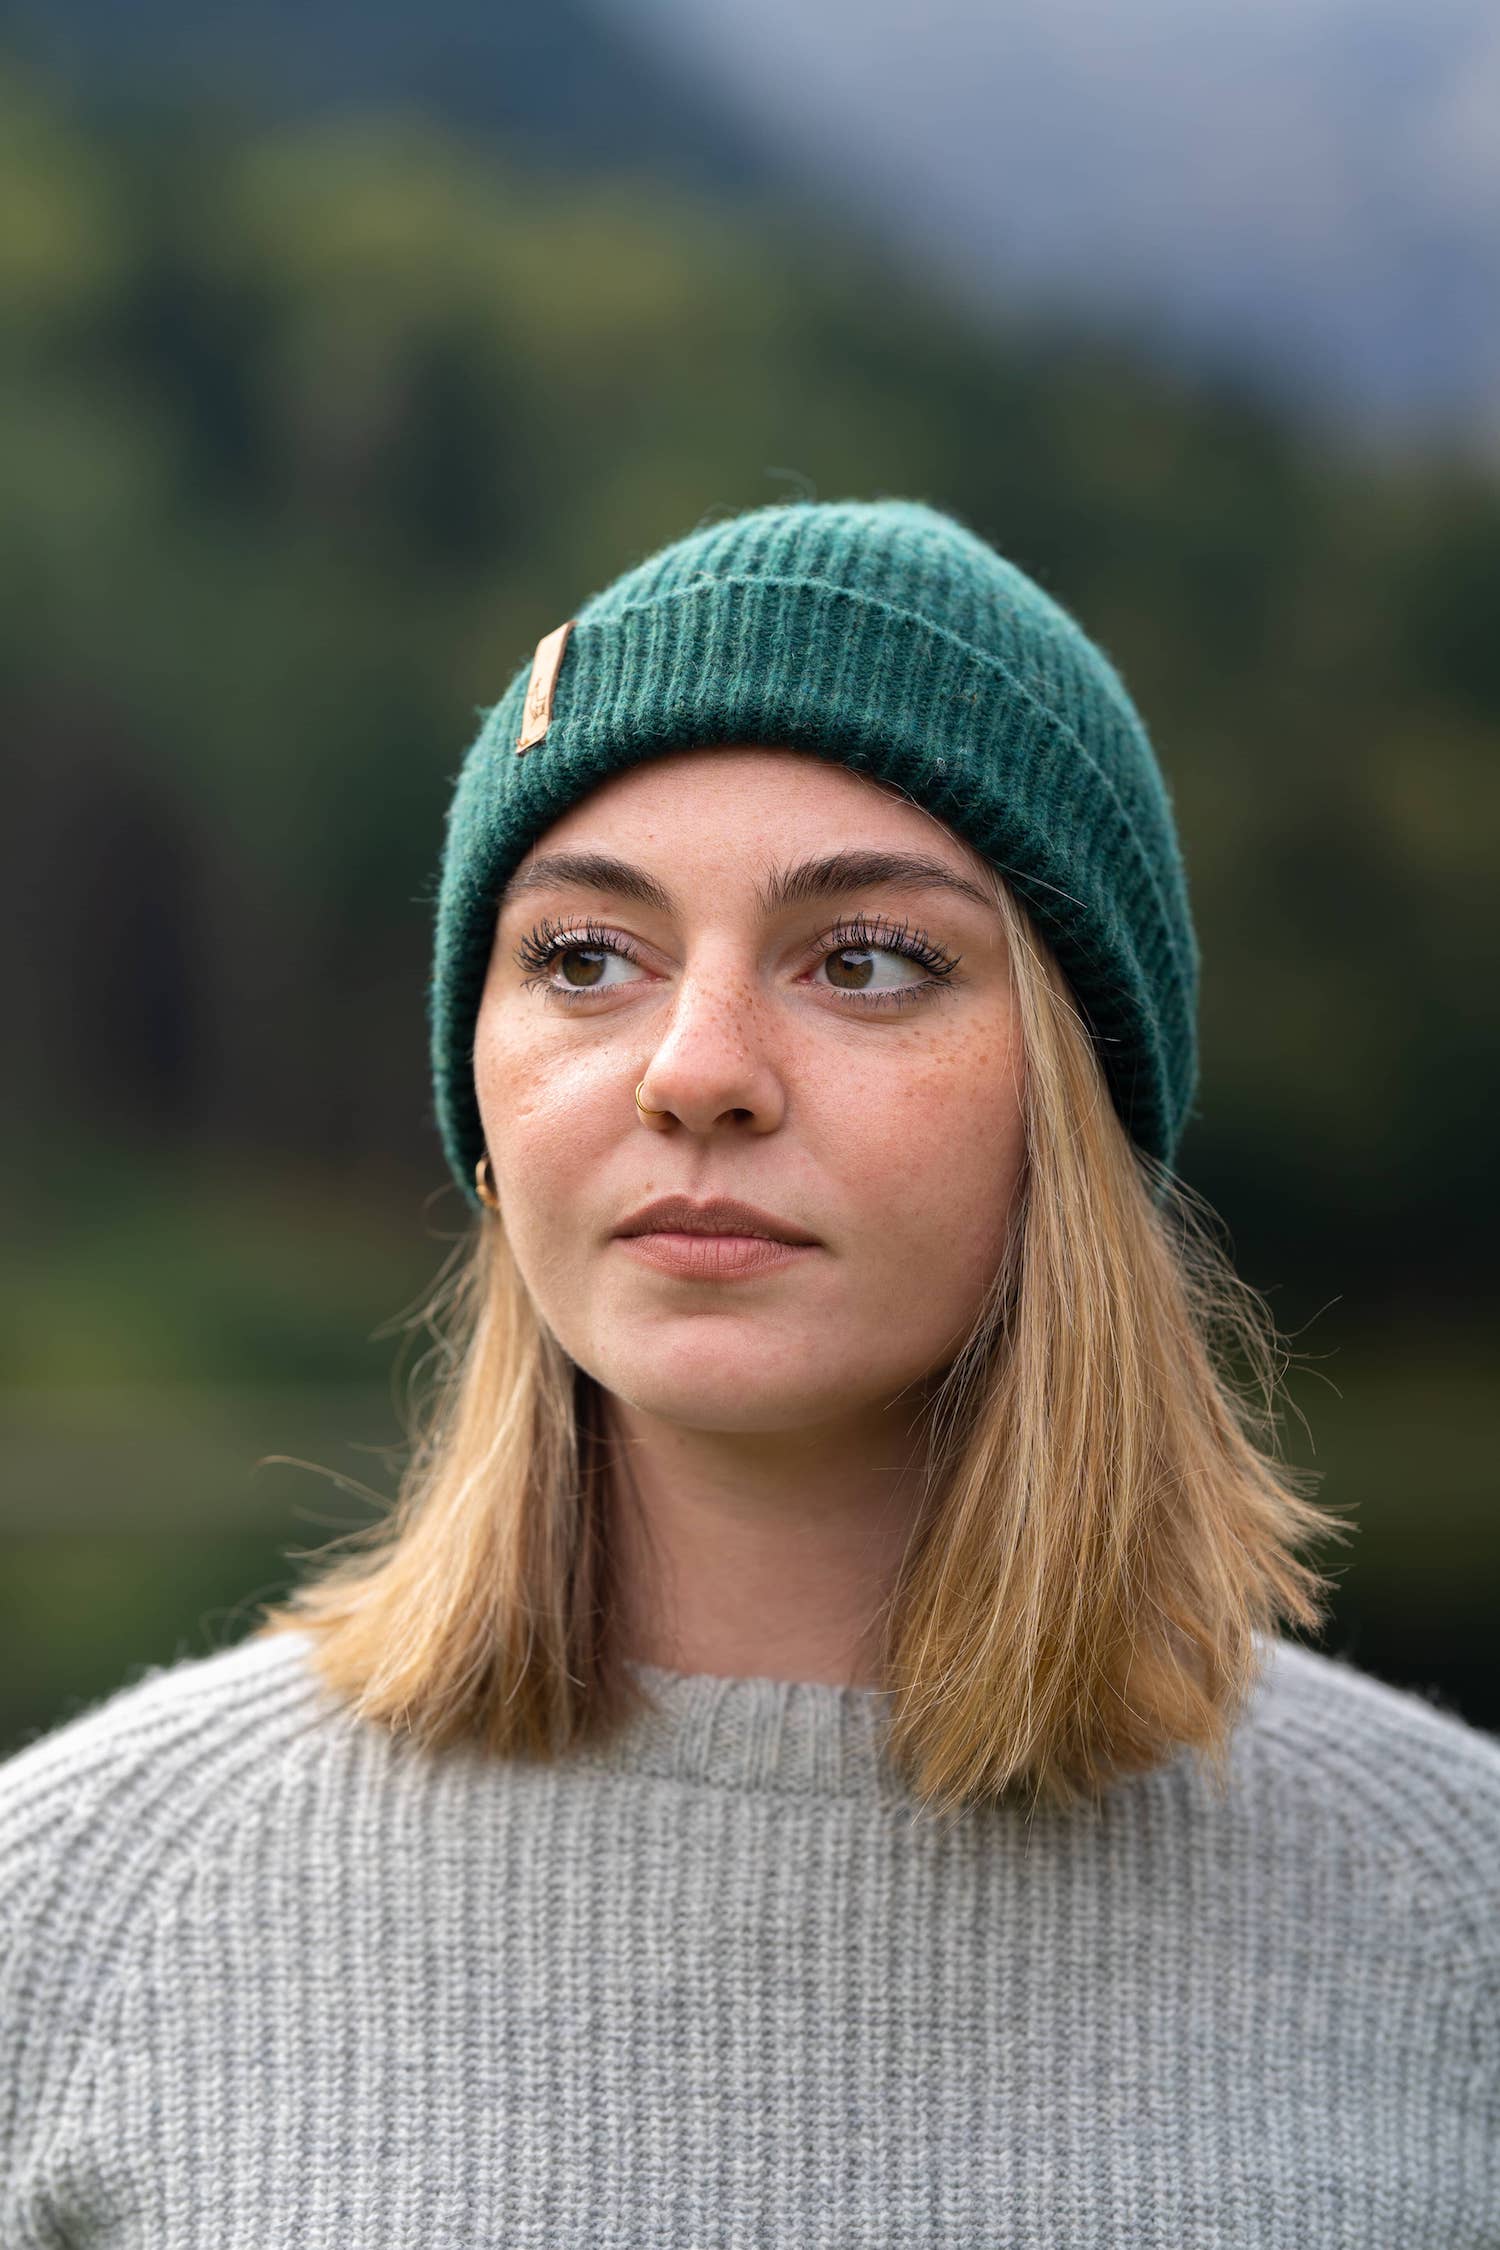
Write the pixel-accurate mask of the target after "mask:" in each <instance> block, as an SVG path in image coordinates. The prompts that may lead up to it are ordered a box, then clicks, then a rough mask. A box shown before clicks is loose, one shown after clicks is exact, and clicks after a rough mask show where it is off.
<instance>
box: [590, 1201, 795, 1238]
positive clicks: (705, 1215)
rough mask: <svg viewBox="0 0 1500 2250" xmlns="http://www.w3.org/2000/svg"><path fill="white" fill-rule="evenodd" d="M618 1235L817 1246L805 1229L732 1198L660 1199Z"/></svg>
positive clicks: (632, 1217)
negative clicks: (736, 1237) (751, 1238)
mask: <svg viewBox="0 0 1500 2250" xmlns="http://www.w3.org/2000/svg"><path fill="white" fill-rule="evenodd" d="M615 1232H616V1234H754V1235H760V1236H762V1237H763V1238H764V1239H765V1240H767V1241H770V1242H816V1241H817V1239H818V1238H817V1236H816V1235H815V1234H809V1233H808V1231H807V1229H806V1227H799V1226H794V1225H793V1224H792V1222H791V1220H790V1219H778V1218H777V1216H776V1214H775V1213H774V1211H758V1210H757V1209H756V1207H755V1205H754V1204H753V1203H737V1202H736V1201H735V1200H734V1198H733V1196H729V1195H714V1196H710V1197H709V1199H708V1201H707V1202H705V1203H695V1202H694V1201H693V1199H692V1197H691V1196H687V1195H661V1196H658V1197H657V1199H656V1201H655V1202H654V1203H645V1204H642V1206H641V1208H640V1210H639V1211H633V1212H632V1213H631V1215H630V1217H629V1218H628V1219H625V1220H622V1222H621V1223H620V1225H619V1226H618V1227H616V1229H615Z"/></svg>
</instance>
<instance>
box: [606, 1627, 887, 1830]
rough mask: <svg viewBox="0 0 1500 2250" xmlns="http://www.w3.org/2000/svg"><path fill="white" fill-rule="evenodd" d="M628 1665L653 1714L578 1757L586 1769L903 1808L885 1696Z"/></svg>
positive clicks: (818, 1685) (873, 1690)
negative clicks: (887, 1743) (889, 1751)
mask: <svg viewBox="0 0 1500 2250" xmlns="http://www.w3.org/2000/svg"><path fill="white" fill-rule="evenodd" d="M627 1668H628V1670H629V1671H630V1672H631V1673H632V1674H633V1675H634V1676H635V1678H636V1679H637V1680H638V1681H639V1682H640V1684H641V1686H642V1687H644V1688H645V1689H646V1690H647V1692H648V1694H649V1695H650V1697H651V1699H652V1704H653V1705H654V1708H651V1709H646V1710H643V1711H641V1712H640V1713H637V1714H636V1715H634V1716H633V1717H632V1718H631V1719H630V1720H629V1721H628V1723H627V1724H626V1725H625V1727H624V1728H623V1729H622V1730H621V1731H620V1732H619V1733H618V1734H617V1735H616V1736H615V1737H614V1738H613V1739H612V1740H611V1741H609V1742H606V1743H601V1744H599V1745H597V1746H591V1747H589V1748H588V1749H587V1750H585V1751H584V1752H583V1753H582V1756H583V1758H584V1760H585V1762H586V1763H588V1764H590V1765H593V1766H596V1767H598V1768H600V1769H601V1770H603V1771H605V1772H609V1773H615V1774H622V1775H623V1774H643V1775H654V1776H658V1777H660V1778H662V1779H665V1780H673V1781H690V1782H698V1783H701V1784H702V1785H703V1786H705V1787H707V1788H716V1789H730V1790H738V1791H742V1792H754V1793H763V1794H770V1795H776V1796H787V1797H830V1796H832V1797H862V1798H865V1799H866V1800H868V1801H871V1802H876V1803H909V1802H910V1799H909V1796H908V1794H907V1792H906V1790H905V1789H904V1787H903V1785H902V1783H901V1781H900V1780H899V1778H898V1777H897V1775H896V1774H895V1773H894V1771H893V1769H892V1768H891V1766H890V1763H889V1761H888V1759H887V1758H886V1756H885V1754H884V1747H883V1737H884V1729H885V1723H886V1718H887V1714H888V1711H889V1708H890V1704H891V1700H892V1698H891V1696H890V1694H889V1693H888V1691H886V1690H885V1689H882V1688H873V1687H870V1688H866V1687H835V1686H830V1685H827V1684H825V1683H823V1682H819V1681H801V1680H770V1679H758V1678H756V1679H750V1678H721V1677H719V1676H718V1675H716V1674H712V1673H707V1672H672V1671H667V1670H664V1669H663V1668H662V1667H660V1666H658V1665H654V1664H637V1663H634V1662H631V1663H629V1664H628V1667H627Z"/></svg>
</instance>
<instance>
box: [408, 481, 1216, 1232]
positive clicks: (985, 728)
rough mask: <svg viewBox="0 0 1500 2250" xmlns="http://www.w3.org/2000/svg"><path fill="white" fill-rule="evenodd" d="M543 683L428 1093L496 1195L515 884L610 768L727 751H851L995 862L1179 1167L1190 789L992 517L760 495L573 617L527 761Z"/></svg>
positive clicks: (511, 705)
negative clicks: (489, 1148) (485, 1039)
mask: <svg viewBox="0 0 1500 2250" xmlns="http://www.w3.org/2000/svg"><path fill="white" fill-rule="evenodd" d="M531 677H532V663H531V660H530V659H529V658H528V660H527V661H526V662H525V663H524V664H523V665H521V667H520V668H519V669H518V671H517V672H516V674H515V676H514V678H513V679H512V681H511V683H510V685H509V687H508V688H507V689H506V691H505V693H504V694H503V695H502V696H501V698H500V701H499V702H498V703H497V704H496V705H495V706H494V708H493V709H492V710H491V711H490V712H489V714H488V716H487V717H486V718H485V720H484V723H483V725H482V727H481V729H480V732H479V734H478V736H477V738H476V739H475V741H474V743H473V745H472V746H471V748H470V750H469V752H468V754H467V756H466V758H465V760H464V764H463V768H462V771H461V772H460V774H459V777H458V782H457V786H456V788H455V791H454V795H453V800H452V802H451V804H450V806H449V810H448V817H447V825H446V834H445V841H444V850H443V857H442V865H441V871H440V877H439V886H438V911H437V925H436V934H435V945H434V956H433V973H432V980H431V984H430V987H429V993H428V1026H429V1035H430V1046H431V1061H432V1073H433V1090H434V1100H435V1107H436V1114H437V1122H438V1130H439V1133H440V1135H441V1138H442V1143H443V1148H444V1152H445V1154H446V1156H447V1159H448V1163H449V1166H450V1168H451V1170H452V1173H453V1176H454V1178H455V1180H456V1181H457V1182H458V1185H459V1187H460V1188H461V1190H462V1191H463V1193H464V1195H465V1196H466V1197H467V1199H468V1201H469V1202H470V1203H471V1204H472V1205H473V1206H474V1207H475V1208H476V1209H478V1208H479V1202H478V1197H477V1194H476V1192H475V1184H474V1170H475V1166H476V1164H477V1163H478V1161H479V1159H480V1157H481V1156H482V1155H483V1153H484V1137H483V1130H482V1127H481V1124H480V1118H479V1109H478V1104H477V1100H476V1096H475V1088H474V1071H473V1049H474V1028H475V1020H476V1018H477V1015H478V1011H479V1002H480V997H481V994H482V992H483V988H484V982H485V977H486V974H487V971H488V965H489V957H490V951H491V947H492V943H493V939H494V929H495V919H496V914H497V910H498V901H499V894H500V891H501V890H502V888H503V886H504V884H505V882H506V880H507V878H508V877H509V875H510V874H511V872H512V871H513V869H514V868H515V867H516V865H517V864H518V863H519V861H520V860H521V859H522V858H523V857H524V856H525V854H526V852H527V851H528V850H529V849H530V848H531V847H532V845H533V844H535V843H536V842H537V840H538V839H539V838H540V837H541V836H542V835H543V834H544V833H545V832H546V830H547V829H548V828H549V827H550V826H551V824H552V823H553V821H555V820H556V819H558V818H559V816H560V815H561V814H562V813H563V812H564V811H566V810H567V808H568V807H569V806H570V805H573V804H575V803H577V802H578V800H579V799H580V798H582V797H584V796H586V795H587V794H588V793H589V792H590V790H592V789H593V788H595V787H596V786H597V785H598V784H599V783H600V782H602V781H603V780H605V779H606V778H607V777H608V776H609V775H610V774H612V773H616V772H618V771H620V770H621V768H623V767H626V766H629V765H633V764H636V763H638V762H639V761H640V760H642V759H646V758H650V757H653V756H656V755H659V754H661V753H662V752H665V751H668V750H676V749H687V748H694V747H700V748H706V747H709V746H711V745H713V744H715V743H747V742H748V743H755V742H760V743H766V744H768V745H769V744H777V745H784V746H785V747H787V748H791V749H801V750H806V751H809V752H812V753H813V754H815V755H818V756H823V757H828V758H835V759H838V760H840V761H841V762H842V763H843V764H845V765H848V766H851V767H853V768H855V769H856V770H857V771H859V772H863V773H868V774H870V775H871V776H872V777H874V778H875V779H877V780H880V781H884V782H889V783H892V784H894V785H895V786H896V787H898V788H900V789H901V790H903V791H905V792H906V793H907V794H908V795H909V796H910V797H912V798H914V799H915V800H916V802H917V803H919V804H920V805H922V806H924V807H925V808H926V809H927V810H928V811H930V812H932V813H934V814H936V815H937V816H938V817H939V818H940V819H942V820H944V821H946V822H947V823H948V825H949V826H950V827H951V828H953V829H954V830H955V831H956V832H957V833H958V834H959V835H961V836H963V837H964V838H965V839H966V840H967V841H968V842H969V843H970V844H972V845H973V847H974V848H975V850H976V851H978V852H980V853H981V854H982V855H983V856H984V857H985V858H986V859H988V860H989V861H991V862H992V864H993V865H994V866H996V867H997V868H998V869H999V870H1000V871H1001V872H1002V874H1003V875H1004V876H1005V877H1006V878H1007V880H1008V881H1009V883H1010V885H1011V887H1012V889H1013V890H1014V891H1015V892H1017V894H1018V895H1019V896H1020V897H1021V898H1023V899H1024V901H1025V903H1026V904H1027V906H1028V907H1029V908H1030V910H1031V912H1032V914H1033V916H1034V917H1035V920H1036V922H1037V924H1038V925H1039V927H1040V929H1041V931H1042V933H1043V935H1044V936H1045V937H1046V939H1047V941H1048V943H1049V944H1050V945H1051V947H1052V949H1053V951H1054V953H1055V954H1056V956H1057V959H1058V962H1059V964H1060V966H1061V968H1062V970H1063V972H1064V974H1065V975H1066V977H1067V978H1068V981H1069V983H1070V985H1071V986H1072V989H1073V992H1074V994H1075V996H1076V998H1077V1000H1078V1003H1079V1006H1080V1009H1081V1012H1082V1013H1083V1015H1084V1017H1085V1020H1086V1021H1087V1023H1088V1026H1089V1029H1090V1033H1091V1035H1092V1038H1093V1041H1094V1044H1095V1048H1096V1051H1097V1053H1098V1056H1099V1060H1100V1063H1101V1065H1102V1068H1103V1071H1104V1075H1105V1078H1106V1081H1107V1083H1108V1086H1109V1090H1110V1094H1111V1097H1112V1099H1113V1100H1114V1103H1115V1105H1116V1108H1117V1109H1118V1111H1119V1113H1120V1115H1121V1117H1122V1119H1123V1120H1124V1122H1125V1125H1126V1127H1127V1129H1128V1130H1129V1132H1130V1133H1131V1135H1132V1136H1133V1138H1134V1139H1135V1140H1136V1142H1137V1143H1138V1145H1139V1146H1140V1147H1141V1148H1143V1149H1145V1150H1146V1151H1148V1152H1149V1153H1150V1154H1151V1155H1153V1156H1155V1157H1157V1158H1159V1159H1160V1160H1161V1162H1162V1163H1163V1164H1165V1165H1167V1166H1168V1167H1170V1166H1171V1164H1172V1162H1173V1159H1174V1157H1175V1153H1176V1147H1177V1142H1178V1139H1179V1137H1180V1134H1181V1131H1182V1128H1183V1126H1184V1124H1185V1122H1186V1121H1187V1118H1188V1116H1189V1115H1190V1114H1191V1105H1192V1102H1193V1099H1194V1096H1195V1094H1196V1091H1197V1079H1198V1066H1197V1032H1196V1013H1197V995H1198V969H1199V961H1198V948H1197V943H1196V939H1195V935H1194V931H1193V926H1192V919H1191V914H1190V911H1189V906H1188V897H1187V886H1186V879H1185V874H1184V870H1183V865H1182V859H1181V854H1180V850H1179V846H1178V841H1177V835H1176V830H1175V826H1174V822H1173V817H1172V807H1171V800H1170V795H1169V792H1168V790H1167V786H1166V783H1165V781H1164V778H1163V776H1162V773H1161V769H1160V767H1159V766H1158V764H1157V761H1156V757H1155V754H1154V752H1153V750H1152V748H1151V744H1150V741H1149V739H1148V737H1147V734H1146V730H1145V727H1144V726H1143V724H1142V722H1141V719H1140V717H1139V715H1138V714H1137V712H1136V710H1135V708H1134V706H1133V704H1132V703H1131V701H1130V698H1129V695H1128V694H1127V692H1126V690H1125V687H1124V685H1123V683H1122V681H1121V680H1120V678H1119V675H1118V674H1117V672H1116V671H1115V670H1114V667H1113V666H1112V665H1111V664H1110V662H1109V660H1108V659H1107V657H1105V655H1104V654H1103V653H1102V651H1101V650H1100V649H1099V648H1098V647H1096V646H1095V644H1094V643H1093V642H1092V641H1091V640H1090V639H1089V638H1088V637H1087V635H1086V634H1085V633H1084V632H1083V631H1082V629H1081V628H1080V627H1079V626H1078V625H1077V624H1076V622H1075V621H1074V620H1073V618H1072V617H1070V616H1069V615H1068V614H1067V612H1066V611H1065V610H1064V609H1063V608H1062V607H1061V606H1060V605H1059V604H1058V603H1057V602H1055V601H1054V600H1053V599H1052V598H1051V597H1050V596H1049V595H1047V594H1045V593H1044V592H1043V591H1042V589H1041V588H1040V587H1039V586H1037V585H1036V584H1035V583H1034V582H1033V581H1032V580H1031V579H1030V578H1028V577H1027V576H1026V575H1025V574H1024V572H1022V571H1020V570H1018V569H1017V568H1016V567H1015V566H1014V565H1013V564H1011V563H1009V562H1007V561H1006V560H1005V559H1004V558H1003V557H1002V556H1000V555H999V554H997V553H996V551H995V550H994V549H993V548H992V547H991V546H989V545H988V544H987V543H986V542H985V541H984V540H982V539H981V538H980V537H979V536H978V535H977V534H976V533H974V532H972V531H970V530H968V529H967V528H966V527H965V526H964V525H962V524H961V523H959V522H958V521H957V520H956V519H955V518H953V517H952V516H951V515H948V514H946V513H944V512H942V511H940V510H938V509H936V508H933V507H930V506H928V505H927V504H926V503H925V502H922V501H914V500H879V501H861V500H846V501H827V502H811V501H797V502H792V503H789V504H777V505H773V506H769V507H764V508H757V509H752V510H750V511H748V512H746V513H745V514H743V515H740V516H737V517H735V518H733V519H732V520H730V521H728V522H725V523H720V524H714V525H711V526H708V527H706V528H703V529H700V530H697V531H695V532H692V533H690V534H689V535H688V536H687V537H686V538H684V539H680V540H677V541H675V542H674V543H673V544H672V545H670V546H668V547H665V548H663V549H662V550H661V551H660V552H659V553H657V554H655V555H652V556H650V557H649V558H648V559H647V560H646V561H645V562H642V563H640V564H638V565H637V566H635V567H634V568H633V569H631V570H630V571H628V572H627V573H625V574H624V575H623V576H622V577H620V578H618V579H616V580H615V581H614V583H613V584H612V585H610V586H608V587H606V588H605V589H604V590H603V592H601V593H599V594H596V595H594V596H593V597H592V598H591V599H590V600H589V601H588V602H586V603H585V604H584V605H583V606H582V607H581V608H580V609H578V610H577V611H576V612H575V613H574V617H573V620H572V627H571V630H570V632H569V633H568V634H567V635H566V637H565V640H564V641H563V643H562V653H561V662H560V664H559V665H558V667H557V669H556V672H555V676H554V678H553V681H552V700H551V712H550V717H548V718H547V719H546V723H545V731H544V732H543V733H542V734H541V736H540V739H537V740H535V741H534V742H532V743H531V744H530V746H529V747H526V748H524V749H520V750H518V747H517V743H518V738H519V737H521V736H522V734H523V721H524V715H525V706H526V700H527V690H528V685H529V683H530V681H531ZM526 731H527V732H528V733H535V731H536V728H535V724H533V725H532V726H531V727H530V728H528V729H527V730H526Z"/></svg>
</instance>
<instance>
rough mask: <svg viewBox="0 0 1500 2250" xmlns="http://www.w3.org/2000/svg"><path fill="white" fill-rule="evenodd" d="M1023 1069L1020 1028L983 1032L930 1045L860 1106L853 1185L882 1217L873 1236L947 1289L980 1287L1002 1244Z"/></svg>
mask: <svg viewBox="0 0 1500 2250" xmlns="http://www.w3.org/2000/svg"><path fill="white" fill-rule="evenodd" d="M1024 1068H1025V1065H1024V1058H1023V1054H1022V1049H1021V1044H1020V1039H1019V1035H1018V1033H1015V1032H1013V1031H1012V1030H1011V1029H1010V1028H1009V1027H1001V1028H997V1029H994V1030H987V1031H984V1032H980V1033H975V1034H972V1035H971V1036H970V1037H968V1038H967V1039H965V1040H963V1041H958V1040H954V1041H945V1042H944V1043H943V1044H942V1045H941V1046H935V1047H934V1048H933V1050H932V1051H931V1054H930V1056H929V1057H928V1059H927V1060H926V1061H925V1062H924V1063H923V1064H922V1065H921V1066H920V1067H918V1068H917V1069H915V1070H910V1069H908V1070H906V1071H903V1072H902V1074H901V1077H900V1080H899V1083H898V1084H897V1085H896V1086H895V1087H894V1088H893V1087H892V1086H891V1085H890V1084H889V1083H888V1084H886V1086H885V1087H884V1088H883V1089H882V1097H881V1099H880V1100H879V1101H878V1102H877V1101H875V1100H874V1099H873V1098H872V1099H871V1100H870V1101H869V1102H868V1103H867V1104H866V1105H864V1106H863V1118H864V1125H863V1129H862V1130H861V1131H859V1133H858V1139H857V1142H856V1148H857V1157H856V1170H857V1175H858V1182H857V1184H858V1192H859V1194H860V1197H861V1200H862V1201H863V1203H864V1205H865V1207H866V1209H867V1211H878V1213H879V1215H880V1222H881V1223H880V1227H879V1229H878V1230H874V1229H872V1232H871V1236H870V1239H871V1241H872V1243H874V1244H876V1245H877V1247H878V1246H881V1245H884V1246H885V1249H884V1251H883V1253H882V1254H883V1255H888V1256H889V1257H890V1258H891V1259H897V1258H899V1259H900V1260H901V1262H902V1264H903V1265H904V1266H905V1268H906V1270H907V1271H908V1272H909V1273H910V1272H913V1271H915V1270H920V1268H925V1270H926V1271H927V1272H928V1273H930V1274H932V1275H933V1276H934V1277H936V1278H937V1280H938V1282H939V1286H940V1287H941V1288H942V1289H943V1290H944V1291H946V1290H947V1289H948V1288H949V1287H951V1288H952V1289H953V1290H954V1292H955V1293H956V1294H960V1295H963V1294H970V1293H972V1292H973V1291H974V1290H975V1289H976V1288H982V1287H983V1286H984V1283H985V1281H986V1280H987V1279H988V1277H989V1275H990V1274H991V1273H992V1272H993V1270H994V1265H995V1262H996V1260H997V1259H998V1257H999V1255H1000V1251H1001V1249H1002V1247H1003V1245H1004V1240H1005V1230H1006V1225H1007V1221H1008V1219H1009V1216H1010V1212H1011V1208H1012V1205H1013V1202H1014V1198H1015V1193H1016V1188H1017V1184H1018V1181H1019V1178H1020V1174H1021V1170H1022V1167H1023V1163H1024V1158H1025V1123H1024V1115H1023V1111H1022V1097H1023V1090H1024ZM872 1092H873V1090H872ZM858 1114H859V1112H858V1110H857V1111H856V1115H858ZM935 1243H941V1244H943V1245H944V1251H945V1254H944V1257H943V1259H942V1260H941V1261H935V1260H934V1259H933V1255H932V1252H933V1245H934V1244H935ZM914 1258H915V1259H917V1260H919V1261H920V1268H919V1267H918V1266H914V1264H913V1260H914Z"/></svg>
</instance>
